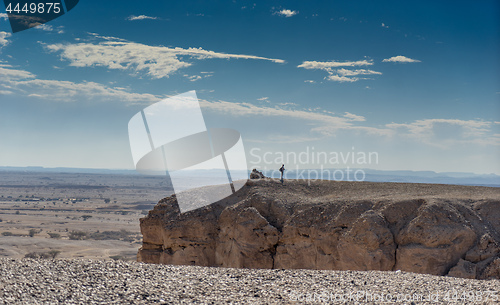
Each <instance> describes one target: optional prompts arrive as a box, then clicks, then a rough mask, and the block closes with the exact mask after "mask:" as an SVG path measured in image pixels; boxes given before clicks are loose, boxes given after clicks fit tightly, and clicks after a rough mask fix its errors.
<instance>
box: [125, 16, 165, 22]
mask: <svg viewBox="0 0 500 305" xmlns="http://www.w3.org/2000/svg"><path fill="white" fill-rule="evenodd" d="M144 19H150V20H156V19H158V17H152V16H146V15H139V16H134V15H130V16H128V17H127V18H126V20H130V21H134V20H144Z"/></svg>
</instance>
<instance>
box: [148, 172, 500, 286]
mask: <svg viewBox="0 0 500 305" xmlns="http://www.w3.org/2000/svg"><path fill="white" fill-rule="evenodd" d="M141 231H142V234H143V246H142V248H141V249H140V250H139V253H138V261H141V262H148V263H160V264H174V265H199V266H221V267H238V268H276V269H281V268H283V269H299V268H300V269H333V270H402V271H411V272H416V273H428V274H434V275H450V276H455V277H464V278H476V279H492V278H497V279H498V278H500V246H499V245H500V189H499V188H487V187H474V186H454V185H437V184H435V185H432V184H406V183H371V182H336V181H311V182H310V183H307V182H303V181H286V182H285V183H284V184H281V183H279V181H276V180H272V179H260V180H257V181H254V180H251V181H248V182H247V184H246V185H245V186H244V187H243V188H242V189H241V190H240V191H238V192H237V193H236V194H233V195H232V196H230V197H228V198H226V199H224V200H221V201H219V202H216V203H213V204H211V205H209V206H205V207H202V208H199V209H197V210H193V211H189V212H186V213H182V214H181V213H180V211H179V208H178V206H177V202H176V198H175V196H172V197H167V198H165V199H162V200H161V201H160V202H159V203H158V204H157V205H156V206H155V208H154V209H153V210H152V211H150V212H149V215H148V216H147V217H145V218H142V219H141Z"/></svg>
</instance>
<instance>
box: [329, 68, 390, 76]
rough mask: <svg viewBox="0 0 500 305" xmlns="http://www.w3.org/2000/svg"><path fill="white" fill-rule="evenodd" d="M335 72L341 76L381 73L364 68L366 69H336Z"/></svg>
mask: <svg viewBox="0 0 500 305" xmlns="http://www.w3.org/2000/svg"><path fill="white" fill-rule="evenodd" d="M335 72H336V73H338V74H340V75H342V76H356V75H374V74H375V75H382V73H381V72H377V71H373V70H366V69H358V70H347V69H344V68H342V69H338V70H336V71H335Z"/></svg>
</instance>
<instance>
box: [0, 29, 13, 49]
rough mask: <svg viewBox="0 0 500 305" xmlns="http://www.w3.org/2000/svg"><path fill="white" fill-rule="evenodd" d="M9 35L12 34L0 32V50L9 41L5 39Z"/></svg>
mask: <svg viewBox="0 0 500 305" xmlns="http://www.w3.org/2000/svg"><path fill="white" fill-rule="evenodd" d="M10 36H12V34H11V33H8V32H0V50H1V49H2V48H3V47H5V46H6V45H8V44H9V43H10V41H9V40H7V38H9V37H10Z"/></svg>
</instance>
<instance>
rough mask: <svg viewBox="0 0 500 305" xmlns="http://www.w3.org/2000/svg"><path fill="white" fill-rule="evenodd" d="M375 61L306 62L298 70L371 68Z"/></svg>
mask: <svg viewBox="0 0 500 305" xmlns="http://www.w3.org/2000/svg"><path fill="white" fill-rule="evenodd" d="M371 65H373V61H368V60H358V61H343V62H342V61H333V60H332V61H304V62H302V64H300V65H298V66H297V68H304V69H320V70H326V69H330V68H337V67H356V66H371Z"/></svg>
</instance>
